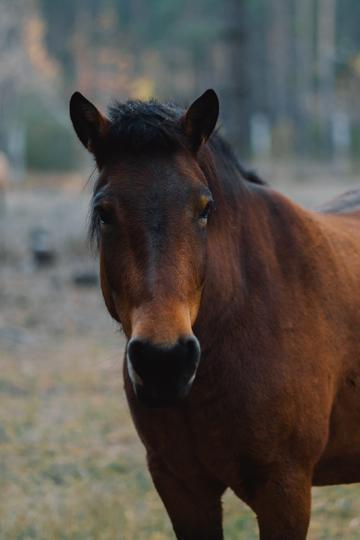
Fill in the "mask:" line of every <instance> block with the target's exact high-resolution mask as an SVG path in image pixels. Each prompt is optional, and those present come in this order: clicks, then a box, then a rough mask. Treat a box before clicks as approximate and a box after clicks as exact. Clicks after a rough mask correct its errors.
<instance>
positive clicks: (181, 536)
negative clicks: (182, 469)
mask: <svg viewBox="0 0 360 540" xmlns="http://www.w3.org/2000/svg"><path fill="white" fill-rule="evenodd" d="M148 463H149V470H150V474H151V476H152V479H153V482H154V485H155V487H156V489H157V491H158V493H159V495H160V498H161V500H162V502H163V504H164V506H165V508H166V511H167V513H168V515H169V517H170V520H171V523H172V526H173V528H174V531H175V534H176V538H177V539H178V540H223V538H224V537H223V532H222V507H221V495H222V494H223V492H224V488H223V487H222V486H221V487H220V486H219V485H218V484H216V485H214V484H213V483H212V482H211V481H208V480H206V479H204V478H202V477H201V478H200V477H199V476H196V477H195V478H191V480H190V481H189V480H188V481H187V482H185V479H184V476H182V475H181V474H179V475H176V476H175V475H174V474H173V473H172V472H171V471H170V470H169V469H168V468H167V467H166V465H165V464H164V463H162V462H160V463H159V461H158V460H154V459H152V458H149V457H148Z"/></svg>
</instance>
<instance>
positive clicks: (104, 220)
mask: <svg viewBox="0 0 360 540" xmlns="http://www.w3.org/2000/svg"><path fill="white" fill-rule="evenodd" d="M97 215H98V217H99V221H100V225H111V224H112V222H113V218H112V214H111V212H110V210H109V209H108V208H104V207H100V208H97Z"/></svg>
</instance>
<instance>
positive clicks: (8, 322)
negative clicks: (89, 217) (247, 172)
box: [0, 190, 360, 540]
mask: <svg viewBox="0 0 360 540" xmlns="http://www.w3.org/2000/svg"><path fill="white" fill-rule="evenodd" d="M86 198H87V196H86V194H82V193H77V192H76V190H73V191H71V190H70V191H64V190H61V191H58V192H44V190H41V191H39V193H38V195H37V194H36V192H35V193H34V192H29V193H26V192H22V193H19V192H18V193H16V192H14V193H13V194H11V196H10V200H9V211H8V214H7V218H6V220H4V219H2V221H1V222H0V252H1V250H3V251H2V253H4V252H5V251H6V253H7V257H6V260H5V261H4V258H2V265H1V267H0V283H1V288H0V306H1V307H0V538H1V539H4V540H12V539H14V540H20V539H21V540H28V539H36V540H52V539H61V540H62V539H67V540H70V539H71V540H167V539H171V538H174V536H173V534H172V530H171V526H170V524H169V521H168V518H167V516H166V514H165V511H164V510H163V508H162V505H161V503H160V501H159V499H158V496H157V494H156V493H155V490H154V488H153V487H152V484H151V481H150V478H149V475H148V473H147V470H146V467H145V463H144V452H143V448H142V446H141V444H140V442H139V440H138V438H137V436H136V434H135V431H134V428H133V426H132V423H131V420H130V416H129V413H128V410H127V406H126V403H125V401H124V396H123V390H122V375H121V363H122V347H123V338H122V336H121V335H120V334H119V333H118V332H117V330H116V329H115V328H114V326H113V324H112V323H111V321H110V319H109V318H108V316H107V315H106V313H105V309H104V307H103V305H102V301H101V298H100V296H99V294H98V292H97V291H96V290H94V289H92V290H78V289H76V288H75V287H74V286H73V285H72V284H71V281H70V277H71V272H72V270H73V269H74V268H77V267H78V266H82V265H86V266H91V265H92V264H93V263H92V261H91V260H90V259H88V258H86V256H85V255H84V253H85V251H84V248H83V242H82V239H81V238H82V236H83V234H84V229H82V230H81V229H80V223H82V222H83V219H84V218H85V208H86V205H85V201H86ZM324 198H325V197H324ZM54 215H55V216H58V218H57V220H55V218H54ZM39 221H41V223H42V224H44V223H45V225H47V226H48V227H49V228H50V229H52V230H53V231H54V238H55V240H54V243H55V246H56V249H57V251H58V262H57V265H56V266H55V268H53V269H50V270H46V271H41V272H36V271H35V270H34V269H33V268H32V266H31V262H30V259H29V256H28V253H27V249H26V238H27V234H28V229H29V227H30V226H33V225H36V224H38V223H39ZM76 227H78V228H76ZM4 231H5V232H6V234H5V233H4ZM15 232H16V234H15ZM14 234H15V238H14V242H13V235H14ZM5 247H6V250H5ZM224 507H225V531H226V533H225V537H226V539H227V540H235V539H244V540H245V539H246V540H251V539H256V538H257V529H256V520H255V518H254V516H253V515H252V513H251V512H250V511H249V510H247V509H246V507H245V506H244V505H243V504H242V503H241V502H240V501H238V500H237V499H236V498H235V497H234V496H233V495H231V494H226V496H225V502H224ZM309 538H310V539H311V540H320V539H326V540H333V539H346V540H355V539H359V538H360V497H359V487H358V486H356V485H355V486H347V487H346V486H338V487H334V488H321V489H315V490H314V500H313V515H312V522H311V531H310V534H309Z"/></svg>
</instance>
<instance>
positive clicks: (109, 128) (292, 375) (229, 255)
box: [70, 90, 360, 540]
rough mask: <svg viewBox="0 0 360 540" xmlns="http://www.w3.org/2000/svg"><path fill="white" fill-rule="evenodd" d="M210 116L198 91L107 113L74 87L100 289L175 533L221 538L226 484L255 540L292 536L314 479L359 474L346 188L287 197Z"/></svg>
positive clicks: (359, 401) (352, 243)
mask: <svg viewBox="0 0 360 540" xmlns="http://www.w3.org/2000/svg"><path fill="white" fill-rule="evenodd" d="M218 115H219V100H218V97H217V95H216V93H215V92H214V91H213V90H207V91H206V92H205V93H204V94H202V95H201V96H200V97H199V98H198V99H196V100H195V101H194V102H193V103H192V104H191V105H190V107H189V108H188V109H186V110H183V109H180V108H177V107H175V106H173V105H167V104H162V103H159V102H157V101H153V100H151V101H148V102H141V101H129V102H127V103H119V102H115V103H114V105H113V106H112V107H110V108H109V112H108V114H107V115H104V114H102V113H101V112H100V111H99V110H98V109H97V108H96V107H95V106H94V105H93V104H92V103H91V102H89V101H88V100H87V99H86V98H85V97H84V96H82V95H81V94H80V93H79V92H76V93H75V94H73V96H72V98H71V101H70V116H71V119H72V123H73V126H74V129H75V132H76V134H77V135H78V137H79V139H80V141H81V142H82V143H83V145H84V146H85V147H86V148H87V149H88V150H89V151H90V152H91V153H92V154H93V156H94V158H95V161H96V164H97V168H98V171H99V175H98V178H97V180H96V183H95V186H94V193H93V197H92V202H91V226H90V233H91V237H92V238H93V240H94V241H95V242H96V243H97V246H98V252H99V258H100V280H101V289H102V293H103V297H104V300H105V304H106V306H107V309H108V311H109V313H110V315H111V316H112V317H113V318H114V319H115V321H117V323H118V324H119V326H121V327H122V329H123V331H124V333H125V336H126V339H127V345H126V352H125V356H124V368H123V373H124V387H125V393H126V396H127V401H128V403H129V408H130V412H131V415H132V418H133V421H134V424H135V427H136V430H137V432H138V435H139V437H140V439H141V441H142V443H143V444H144V446H145V449H146V455H147V464H148V468H149V471H150V474H151V477H152V480H153V483H154V485H155V488H156V490H157V491H158V493H159V495H160V498H161V499H162V501H163V504H164V506H165V508H166V511H167V513H168V515H169V517H170V520H171V522H172V525H173V529H174V531H175V535H176V537H177V538H178V539H181V540H221V539H223V528H222V506H221V498H222V495H223V494H224V492H225V490H226V489H228V488H230V489H231V490H232V491H233V492H234V493H235V494H236V495H237V496H238V497H239V498H240V499H241V500H242V501H244V502H245V503H246V504H247V505H248V506H249V507H250V508H251V509H252V510H253V511H254V513H255V514H256V516H257V520H258V526H259V534H260V539H261V540H304V539H305V538H306V536H307V531H308V525H309V519H310V512H311V486H312V485H316V486H322V485H329V484H339V483H352V482H360V338H359V328H360V212H359V208H360V205H359V200H360V197H359V192H356V193H353V194H352V195H351V194H350V196H349V195H347V196H345V197H343V198H341V197H340V199H339V200H337V201H333V202H332V203H330V204H328V205H326V206H325V208H324V210H322V209H321V208H320V209H318V210H306V209H304V208H302V207H300V206H299V205H297V204H295V203H294V202H292V201H291V200H289V199H288V198H286V197H285V196H283V195H282V194H280V193H278V192H276V191H275V190H273V189H271V187H269V186H268V185H267V184H266V183H265V182H263V181H262V180H261V179H260V178H259V177H258V176H257V175H256V174H255V173H252V172H248V171H247V170H246V169H244V168H243V167H242V166H241V165H240V164H239V163H238V161H237V159H236V158H235V157H234V153H233V151H232V149H231V147H230V146H229V145H228V144H227V142H226V141H225V140H224V138H223V137H222V136H220V135H219V133H218V131H217V130H216V129H215V128H216V124H217V121H218ZM355 199H356V201H355ZM354 201H355V203H354Z"/></svg>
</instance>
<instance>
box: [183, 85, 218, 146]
mask: <svg viewBox="0 0 360 540" xmlns="http://www.w3.org/2000/svg"><path fill="white" fill-rule="evenodd" d="M218 116H219V98H218V97H217V95H216V92H214V90H212V89H209V90H206V92H204V93H203V94H202V95H201V96H200V97H199V98H198V99H196V100H195V101H194V102H193V103H192V105H190V107H189V108H188V110H187V111H186V113H185V116H184V117H183V125H184V128H185V133H186V135H187V136H188V137H189V139H190V141H191V146H192V149H193V150H194V151H195V152H196V151H197V150H198V149H199V148H200V146H201V145H202V144H203V143H204V142H206V141H207V140H208V138H209V137H210V135H211V133H212V132H213V130H214V128H215V126H216V122H217V119H218Z"/></svg>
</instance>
